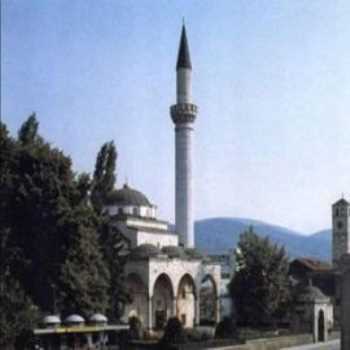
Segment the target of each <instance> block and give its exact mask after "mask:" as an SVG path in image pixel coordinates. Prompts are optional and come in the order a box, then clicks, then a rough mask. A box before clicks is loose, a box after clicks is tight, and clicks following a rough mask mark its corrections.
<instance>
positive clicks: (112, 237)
mask: <svg viewBox="0 0 350 350" xmlns="http://www.w3.org/2000/svg"><path fill="white" fill-rule="evenodd" d="M100 240H101V245H102V250H103V254H104V258H105V261H106V263H107V264H108V268H109V272H110V286H109V295H110V297H111V301H110V304H109V307H108V311H107V312H108V316H109V319H110V320H112V321H118V320H119V319H120V317H121V316H122V315H123V313H124V306H125V304H126V303H128V302H130V301H131V298H130V295H129V293H128V291H127V289H126V287H125V275H124V266H125V263H126V258H127V244H126V242H125V239H124V238H123V236H122V235H121V234H120V233H119V232H118V230H117V229H116V228H115V227H114V226H113V224H112V223H111V219H110V218H108V217H107V216H105V217H103V219H102V222H101V226H100Z"/></svg>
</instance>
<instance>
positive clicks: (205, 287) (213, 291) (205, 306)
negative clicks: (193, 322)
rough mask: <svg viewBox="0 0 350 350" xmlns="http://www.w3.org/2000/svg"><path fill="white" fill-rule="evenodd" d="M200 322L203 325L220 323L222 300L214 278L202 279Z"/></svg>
mask: <svg viewBox="0 0 350 350" xmlns="http://www.w3.org/2000/svg"><path fill="white" fill-rule="evenodd" d="M199 300H200V302H199V305H200V321H201V322H203V323H217V322H219V312H220V300H219V294H218V287H217V285H216V282H215V280H214V278H213V276H211V275H209V274H207V275H205V276H204V277H203V278H202V281H201V285H200V291H199Z"/></svg>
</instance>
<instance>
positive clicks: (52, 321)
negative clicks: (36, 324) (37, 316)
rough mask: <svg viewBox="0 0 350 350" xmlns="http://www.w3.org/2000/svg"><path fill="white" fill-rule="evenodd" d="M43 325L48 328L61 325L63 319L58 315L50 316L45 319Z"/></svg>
mask: <svg viewBox="0 0 350 350" xmlns="http://www.w3.org/2000/svg"><path fill="white" fill-rule="evenodd" d="M43 324H44V325H48V326H53V325H59V324H61V319H60V317H59V316H57V315H48V316H45V317H44V319H43Z"/></svg>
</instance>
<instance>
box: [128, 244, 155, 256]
mask: <svg viewBox="0 0 350 350" xmlns="http://www.w3.org/2000/svg"><path fill="white" fill-rule="evenodd" d="M160 253H161V251H160V249H159V248H157V247H156V246H154V245H153V244H141V245H139V246H138V247H136V248H134V249H133V250H132V251H131V253H130V258H131V259H147V258H150V257H154V256H157V255H158V254H160Z"/></svg>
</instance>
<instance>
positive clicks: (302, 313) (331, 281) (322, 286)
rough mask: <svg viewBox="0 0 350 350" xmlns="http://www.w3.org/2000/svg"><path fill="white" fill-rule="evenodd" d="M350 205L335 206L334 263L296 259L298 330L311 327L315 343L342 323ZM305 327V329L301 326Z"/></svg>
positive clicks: (349, 244)
mask: <svg viewBox="0 0 350 350" xmlns="http://www.w3.org/2000/svg"><path fill="white" fill-rule="evenodd" d="M349 224H350V204H349V202H348V201H346V200H345V199H344V198H341V199H340V200H338V201H337V202H335V203H334V204H333V205H332V263H329V262H326V261H319V260H316V259H311V258H299V259H295V260H294V261H293V262H292V263H291V264H290V276H291V278H292V280H293V282H294V283H295V285H296V287H295V291H296V294H297V299H296V306H297V307H296V309H297V313H298V315H297V317H296V318H297V319H298V320H294V321H295V322H296V323H299V327H301V328H305V325H307V324H309V326H310V327H311V329H312V330H313V333H314V338H315V341H321V340H326V339H327V333H328V331H329V330H330V329H332V328H333V325H335V327H336V328H338V326H339V325H340V323H341V319H342V317H343V316H342V315H341V305H342V304H346V302H344V300H343V301H342V300H341V299H344V298H342V294H344V293H342V291H341V289H342V284H344V283H342V281H341V273H340V272H341V271H342V270H344V269H343V267H342V266H341V261H342V258H343V257H344V256H346V254H349V253H350V232H349V231H350V225H349ZM302 325H304V326H302Z"/></svg>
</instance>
